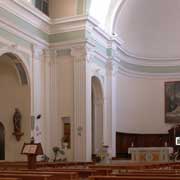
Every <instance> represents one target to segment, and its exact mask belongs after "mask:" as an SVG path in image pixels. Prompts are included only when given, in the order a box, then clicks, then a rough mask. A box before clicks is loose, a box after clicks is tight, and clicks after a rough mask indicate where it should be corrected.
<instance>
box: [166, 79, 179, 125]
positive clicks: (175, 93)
mask: <svg viewBox="0 0 180 180" xmlns="http://www.w3.org/2000/svg"><path fill="white" fill-rule="evenodd" d="M165 122H166V123H180V81H173V82H165Z"/></svg>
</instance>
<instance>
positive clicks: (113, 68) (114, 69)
mask: <svg viewBox="0 0 180 180" xmlns="http://www.w3.org/2000/svg"><path fill="white" fill-rule="evenodd" d="M106 70H107V71H108V72H110V73H112V75H113V76H115V75H116V74H117V73H118V70H119V66H118V63H116V62H114V61H112V60H111V61H109V62H108V63H107V64H106Z"/></svg>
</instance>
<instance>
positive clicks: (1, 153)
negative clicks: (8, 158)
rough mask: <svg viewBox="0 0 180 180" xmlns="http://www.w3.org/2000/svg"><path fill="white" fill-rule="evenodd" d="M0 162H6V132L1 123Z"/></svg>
mask: <svg viewBox="0 0 180 180" xmlns="http://www.w3.org/2000/svg"><path fill="white" fill-rule="evenodd" d="M0 160H5V131H4V126H3V124H2V123H1V122H0Z"/></svg>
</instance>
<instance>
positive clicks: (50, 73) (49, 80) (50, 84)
mask: <svg viewBox="0 0 180 180" xmlns="http://www.w3.org/2000/svg"><path fill="white" fill-rule="evenodd" d="M56 71H57V66H56V50H54V49H49V50H47V51H46V69H45V73H46V74H45V76H46V82H45V88H46V96H47V101H46V130H47V132H44V133H46V136H47V138H48V142H49V144H48V149H49V155H50V156H52V155H53V152H52V147H53V146H57V145H58V144H59V141H60V139H59V138H58V130H59V128H58V113H57V104H58V103H57V72H56Z"/></svg>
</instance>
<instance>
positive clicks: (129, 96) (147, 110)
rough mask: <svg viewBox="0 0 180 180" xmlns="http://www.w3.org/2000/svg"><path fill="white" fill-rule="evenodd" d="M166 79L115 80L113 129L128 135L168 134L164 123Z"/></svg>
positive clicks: (167, 127) (123, 77)
mask: <svg viewBox="0 0 180 180" xmlns="http://www.w3.org/2000/svg"><path fill="white" fill-rule="evenodd" d="M164 82H165V79H146V78H145V79H143V78H131V77H125V76H124V75H120V74H119V75H118V77H117V89H116V97H117V109H116V112H117V115H116V117H117V122H116V123H117V125H116V130H117V131H119V132H127V133H167V131H168V129H170V127H171V126H172V125H169V124H165V122H164Z"/></svg>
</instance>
